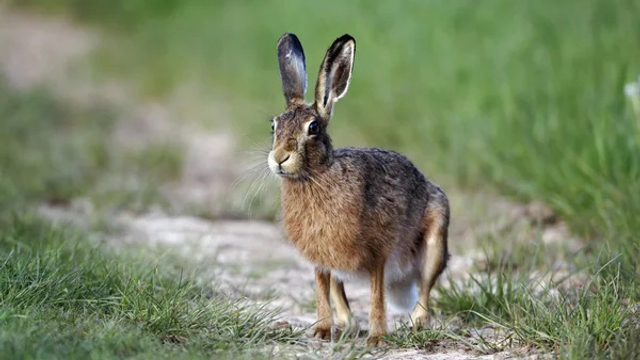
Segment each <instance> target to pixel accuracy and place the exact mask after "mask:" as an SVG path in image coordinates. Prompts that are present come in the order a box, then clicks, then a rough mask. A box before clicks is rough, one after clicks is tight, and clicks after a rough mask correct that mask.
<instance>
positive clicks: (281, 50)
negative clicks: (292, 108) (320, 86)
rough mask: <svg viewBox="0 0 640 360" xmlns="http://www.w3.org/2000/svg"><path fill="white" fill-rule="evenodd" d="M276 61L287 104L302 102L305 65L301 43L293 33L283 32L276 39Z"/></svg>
mask: <svg viewBox="0 0 640 360" xmlns="http://www.w3.org/2000/svg"><path fill="white" fill-rule="evenodd" d="M278 63H279V64H280V79H281V80H282V92H284V98H285V100H286V101H287V106H289V105H291V104H295V103H302V102H304V94H305V92H306V91H307V67H306V64H305V60H304V51H303V50H302V44H300V40H298V37H297V36H295V35H294V34H284V35H282V37H281V38H280V40H278Z"/></svg>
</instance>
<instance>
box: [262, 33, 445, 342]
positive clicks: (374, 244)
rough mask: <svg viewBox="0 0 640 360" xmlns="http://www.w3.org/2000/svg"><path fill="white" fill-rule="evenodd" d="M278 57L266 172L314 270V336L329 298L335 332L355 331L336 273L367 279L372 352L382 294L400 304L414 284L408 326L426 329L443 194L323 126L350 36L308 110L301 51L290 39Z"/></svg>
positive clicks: (439, 249)
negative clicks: (276, 103) (278, 86)
mask: <svg viewBox="0 0 640 360" xmlns="http://www.w3.org/2000/svg"><path fill="white" fill-rule="evenodd" d="M278 57H279V60H280V71H281V78H282V83H283V91H284V94H285V100H286V102H287V108H286V110H285V112H283V113H282V114H280V115H278V116H276V117H275V118H274V119H273V121H274V135H273V148H272V151H271V153H270V154H269V167H270V168H271V170H272V171H273V172H274V173H276V174H278V175H280V176H281V177H282V194H281V200H282V217H283V225H284V229H285V232H286V234H287V237H288V238H289V239H290V240H291V242H292V243H293V245H294V246H295V247H296V249H297V250H298V251H299V252H300V253H301V254H302V256H304V257H305V258H306V259H307V260H309V261H310V262H312V263H313V264H315V265H316V270H315V272H316V284H317V299H318V323H317V325H316V327H315V336H318V337H321V338H325V337H326V336H327V328H330V327H331V324H332V321H333V320H332V315H331V308H330V306H329V293H331V297H332V298H333V301H334V303H336V308H337V311H338V322H339V325H341V326H345V323H347V324H348V325H352V319H353V317H352V315H351V311H350V310H349V304H348V301H347V299H346V295H345V293H344V287H343V283H342V280H341V279H338V278H337V277H336V276H337V274H356V275H358V276H360V274H368V276H369V279H370V282H371V312H370V318H371V327H370V332H369V335H370V343H372V344H377V343H378V342H379V341H380V337H381V336H382V335H383V334H384V332H385V291H386V290H388V291H391V292H392V293H393V294H395V292H398V291H399V292H398V293H399V294H400V295H402V294H403V292H402V291H403V289H405V288H406V286H404V285H406V284H413V282H414V281H417V282H419V284H420V294H419V298H418V303H417V305H416V306H415V309H414V311H413V313H412V319H414V320H415V321H416V323H420V324H424V322H425V321H426V320H425V319H426V317H427V315H428V312H427V306H428V300H429V292H430V290H431V287H432V286H433V284H434V283H435V281H436V279H437V277H438V276H439V275H440V273H441V272H442V270H443V269H444V267H445V266H446V261H447V257H448V252H447V228H448V225H449V204H448V201H447V198H446V195H445V194H444V192H442V190H441V189H440V188H439V187H438V186H436V185H435V184H433V183H431V182H430V181H428V180H427V179H426V178H425V177H424V176H423V175H422V174H421V173H420V172H419V171H418V170H417V169H416V168H415V166H413V164H411V162H409V160H407V159H406V158H405V157H404V156H402V155H400V154H398V153H395V152H392V151H385V150H380V149H355V148H343V149H335V150H334V149H333V146H332V143H331V137H330V136H329V134H328V133H327V127H328V126H329V121H330V119H331V114H332V111H333V105H334V103H335V102H336V101H337V100H338V99H339V98H341V97H342V96H343V95H344V94H345V93H346V91H347V88H348V85H349V80H350V78H351V73H352V70H353V61H354V57H355V40H354V39H353V38H352V37H350V36H348V35H345V36H342V37H341V38H339V39H337V40H336V41H335V42H334V43H333V44H332V46H331V47H330V48H329V50H328V51H327V54H326V56H325V59H324V60H323V62H322V65H321V67H320V73H319V75H318V82H317V86H316V97H315V102H314V103H313V104H311V105H306V104H304V102H303V101H301V99H304V91H305V89H306V72H305V71H304V52H303V50H302V46H301V45H300V42H299V41H298V39H297V38H296V37H295V35H292V34H285V35H284V36H283V37H282V38H281V39H280V41H279V42H278ZM301 69H302V70H301ZM387 266H389V269H391V271H390V272H387V270H386V268H387ZM334 275H336V276H334ZM403 286H404V287H403ZM398 289H399V290H398ZM396 295H397V294H396ZM412 304H413V303H412Z"/></svg>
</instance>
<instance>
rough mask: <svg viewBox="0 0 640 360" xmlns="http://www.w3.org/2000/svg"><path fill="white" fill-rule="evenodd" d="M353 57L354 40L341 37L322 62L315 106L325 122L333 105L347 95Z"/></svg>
mask: <svg viewBox="0 0 640 360" xmlns="http://www.w3.org/2000/svg"><path fill="white" fill-rule="evenodd" d="M355 56H356V40H355V39H354V38H353V37H351V36H350V35H342V36H341V37H339V38H338V39H336V41H334V42H333V44H332V45H331V47H330V48H329V50H327V55H325V57H324V60H323V61H322V65H321V66H320V73H319V74H318V83H317V84H316V102H315V106H316V110H317V111H318V113H319V114H320V115H321V116H322V117H323V118H325V119H326V120H327V121H328V120H329V118H330V117H331V111H332V109H333V104H334V103H335V102H336V101H338V99H340V98H341V97H342V96H344V94H346V93H347V88H348V87H349V80H351V73H352V72H353V61H354V60H355Z"/></svg>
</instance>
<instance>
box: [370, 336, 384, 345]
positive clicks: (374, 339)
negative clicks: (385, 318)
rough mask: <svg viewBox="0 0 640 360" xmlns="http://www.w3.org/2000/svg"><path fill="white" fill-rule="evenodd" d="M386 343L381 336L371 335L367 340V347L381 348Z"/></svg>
mask: <svg viewBox="0 0 640 360" xmlns="http://www.w3.org/2000/svg"><path fill="white" fill-rule="evenodd" d="M386 344H387V343H386V342H385V341H384V339H383V338H382V335H372V336H369V338H368V339H367V346H371V347H381V346H385V345H386Z"/></svg>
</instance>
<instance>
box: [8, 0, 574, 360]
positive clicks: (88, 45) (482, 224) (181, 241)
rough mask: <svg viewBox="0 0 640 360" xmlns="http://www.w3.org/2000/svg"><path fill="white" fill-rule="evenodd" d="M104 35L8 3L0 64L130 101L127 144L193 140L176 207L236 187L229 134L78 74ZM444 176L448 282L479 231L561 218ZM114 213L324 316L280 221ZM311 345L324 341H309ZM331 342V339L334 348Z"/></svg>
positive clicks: (20, 81) (303, 319) (74, 208)
mask: <svg viewBox="0 0 640 360" xmlns="http://www.w3.org/2000/svg"><path fill="white" fill-rule="evenodd" d="M99 43H100V38H99V36H97V35H96V34H95V33H92V32H91V31H89V30H87V29H81V28H79V27H77V26H74V25H73V24H70V23H69V22H67V21H64V20H60V19H44V18H40V17H34V16H32V15H27V14H24V13H16V12H9V11H7V10H6V9H5V10H3V9H2V8H1V7H0V72H1V73H2V74H3V75H4V77H5V78H6V79H8V81H9V83H10V85H11V86H12V87H13V88H15V89H16V91H24V90H27V89H29V88H32V87H35V86H46V87H47V88H48V89H50V90H51V91H52V92H53V93H54V94H56V95H57V96H59V97H60V98H61V99H63V100H64V101H70V102H77V103H78V104H80V105H82V104H86V103H87V102H91V101H108V102H112V103H114V104H116V105H118V106H120V107H123V108H126V107H127V106H128V109H129V110H128V111H127V112H126V113H125V115H124V116H123V118H122V119H121V121H119V123H118V125H117V127H116V131H115V134H114V144H119V146H128V145H127V144H129V143H131V142H132V141H131V139H133V138H135V139H136V140H140V139H141V138H142V139H143V143H144V141H153V140H157V139H172V141H176V142H178V143H180V144H181V145H183V146H185V148H186V152H185V154H186V155H185V156H186V158H185V159H184V163H185V166H184V169H183V174H182V177H181V181H179V182H178V183H177V184H176V183H174V184H168V185H167V187H166V191H168V192H169V193H170V194H173V196H171V197H170V198H171V199H173V200H172V202H174V204H172V205H173V206H174V208H176V209H191V208H193V207H197V206H200V205H202V203H203V202H204V203H207V204H209V203H211V202H214V201H215V200H216V199H219V198H220V197H221V196H223V195H224V194H225V193H227V192H229V191H232V190H231V189H232V183H233V180H234V179H236V178H237V177H238V176H239V175H240V174H239V173H238V171H237V170H233V169H234V167H232V166H231V165H230V164H231V163H230V161H231V160H230V158H231V157H232V154H233V153H234V151H235V150H234V144H235V142H234V139H233V136H231V135H229V133H227V132H219V133H212V132H203V131H202V130H201V129H197V128H190V127H187V126H184V125H179V124H184V123H188V122H184V121H176V118H175V116H176V115H175V114H176V113H175V109H173V108H172V107H171V102H169V105H167V104H164V105H160V104H157V103H143V104H136V103H135V100H133V101H132V100H131V99H132V96H131V95H130V94H128V92H127V89H126V87H125V86H121V87H118V86H117V85H115V86H114V85H113V84H107V85H105V84H93V83H87V82H86V81H84V80H83V79H82V78H81V77H80V78H79V77H77V76H75V74H74V73H73V68H72V65H73V64H77V63H78V62H81V61H82V60H83V59H84V58H86V56H87V55H88V54H89V53H90V52H91V51H92V50H93V49H95V48H96V47H97V46H99ZM69 89H84V90H83V91H81V93H83V94H85V95H82V94H77V96H69V93H70V90H69ZM86 94H89V97H90V98H87V95H86ZM96 99H97V100H96ZM124 102H129V104H126V105H124V104H123V103H124ZM131 102H133V104H130V103H131ZM176 134H177V135H178V136H176ZM144 139H146V140H144ZM138 142H139V141H138ZM441 185H443V187H444V188H445V189H446V190H447V192H448V194H449V196H450V198H451V203H452V213H453V221H452V229H451V235H450V244H451V252H452V255H453V257H452V259H451V262H450V266H449V269H448V270H447V272H446V274H445V276H444V277H443V279H442V281H441V283H442V286H446V284H447V282H448V281H450V280H452V279H460V278H464V277H467V276H468V274H469V271H470V270H471V269H472V268H473V265H474V264H477V263H478V262H481V261H483V259H484V254H483V253H482V252H481V251H480V250H479V244H478V242H479V241H480V240H479V239H482V238H483V237H486V235H487V234H491V233H496V234H497V233H501V234H504V232H505V231H508V232H509V233H508V236H509V237H510V240H512V241H528V239H529V238H530V236H531V234H532V233H533V232H535V231H538V230H539V229H538V228H537V227H535V226H533V225H531V222H532V221H531V220H532V219H536V218H538V219H543V220H544V219H547V220H548V219H549V218H550V217H552V215H551V214H549V213H548V212H547V210H546V209H545V208H544V207H542V206H539V205H528V206H525V205H522V204H517V203H514V202H511V201H507V200H505V199H503V198H500V197H497V196H494V195H491V194H484V193H466V192H464V191H460V190H458V189H452V188H450V187H449V186H447V184H441ZM87 202H88V203H89V205H87ZM40 212H41V214H43V215H44V216H46V217H48V218H51V219H53V220H54V221H61V222H74V223H83V222H88V221H89V220H90V219H91V217H92V216H95V215H96V214H95V213H94V212H93V210H92V206H91V205H90V200H87V199H84V200H82V199H79V200H78V201H75V202H73V203H72V205H71V206H69V207H66V208H56V207H51V206H47V205H43V206H42V207H41V208H40ZM105 222H106V223H107V224H108V225H109V226H110V227H111V228H114V229H120V230H121V231H119V232H117V236H113V238H112V241H113V242H114V243H116V244H127V243H134V244H145V245H148V246H158V247H169V248H170V249H174V250H173V251H175V252H176V253H177V254H178V255H180V256H182V257H184V258H186V259H193V260H195V261H196V262H197V263H202V264H210V265H209V266H208V267H207V271H209V272H210V275H213V276H215V278H216V279H217V281H219V282H220V283H221V286H223V289H225V290H226V291H228V292H230V293H233V294H236V295H237V294H241V295H243V296H246V297H247V298H249V299H252V301H255V302H257V303H260V302H265V301H267V300H269V301H270V306H277V307H279V308H281V309H282V310H283V320H285V321H287V322H288V323H290V324H291V325H292V326H295V327H302V328H306V327H309V326H310V325H311V324H313V322H314V321H315V310H314V300H313V299H314V287H313V271H312V267H311V266H310V265H309V264H307V263H306V262H305V261H303V260H302V259H300V258H299V257H298V256H297V254H296V253H295V251H294V250H293V249H292V248H291V247H289V246H288V245H287V244H286V242H285V241H284V239H283V236H282V233H281V231H280V229H279V227H278V225H277V224H273V223H269V222H258V221H217V222H212V221H207V220H204V219H202V218H198V217H192V216H168V215H166V214H165V213H163V212H161V211H160V212H155V213H152V212H150V213H147V214H144V215H141V216H133V215H131V214H126V213H121V214H116V215H115V216H112V217H110V218H108V219H105ZM543 231H544V232H543V234H542V238H543V240H544V241H545V242H546V241H548V242H553V241H558V239H567V238H569V236H568V235H567V232H566V230H565V229H564V227H563V225H562V224H561V223H557V222H556V223H555V224H554V225H552V226H549V227H546V228H545V229H544V230H543ZM576 244H578V243H577V241H576ZM347 296H348V298H349V301H350V303H351V306H352V309H353V311H354V314H355V316H356V318H357V320H358V321H359V323H360V324H361V326H362V327H363V328H365V329H366V327H367V314H368V306H369V304H368V296H369V295H368V285H367V284H358V283H355V284H351V283H348V284H347ZM398 319H402V317H401V316H400V317H399V316H397V315H395V316H394V315H390V319H389V321H390V324H393V322H394V321H396V320H398ZM404 319H405V320H406V317H405V318H404ZM436 320H442V319H436ZM391 326H393V325H391ZM476 330H477V331H484V330H483V329H476ZM489 330H490V329H489ZM471 341H473V339H471ZM451 344H453V343H451ZM309 346H311V347H312V348H317V347H322V346H323V345H321V344H319V343H317V342H314V341H311V340H310V341H309ZM328 349H329V348H328V347H327V346H325V351H329V350H328ZM512 350H513V349H510V350H509V351H503V352H499V353H494V354H490V355H483V356H480V355H477V354H476V353H474V352H473V351H470V349H469V348H468V347H464V346H462V345H460V344H454V345H451V346H449V347H447V345H446V344H445V345H444V346H440V347H437V348H435V349H432V350H430V351H428V352H427V351H425V350H420V349H395V350H390V351H389V352H388V353H386V354H384V355H382V358H384V359H506V358H511V357H514V356H515V355H514V352H513V351H512ZM516 350H517V349H516Z"/></svg>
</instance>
